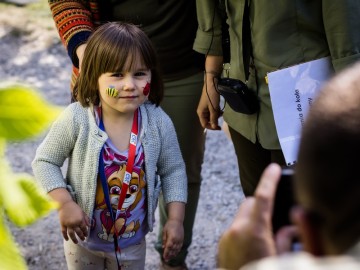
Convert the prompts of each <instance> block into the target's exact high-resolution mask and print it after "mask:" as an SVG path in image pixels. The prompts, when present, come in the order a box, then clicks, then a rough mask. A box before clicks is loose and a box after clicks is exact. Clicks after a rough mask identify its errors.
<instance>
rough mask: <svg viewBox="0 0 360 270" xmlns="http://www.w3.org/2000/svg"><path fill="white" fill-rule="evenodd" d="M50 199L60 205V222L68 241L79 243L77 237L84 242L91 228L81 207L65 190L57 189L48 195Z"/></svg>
mask: <svg viewBox="0 0 360 270" xmlns="http://www.w3.org/2000/svg"><path fill="white" fill-rule="evenodd" d="M48 194H49V195H50V197H51V198H52V199H53V200H54V201H56V202H58V203H59V205H60V206H59V209H58V214H59V220H60V226H61V233H62V235H63V237H64V239H65V240H66V241H68V240H69V238H70V239H71V240H72V241H73V242H74V243H75V244H77V243H78V240H77V237H76V235H77V236H78V237H79V238H80V239H81V240H82V241H84V240H85V237H86V236H87V235H88V227H89V226H90V221H89V218H88V217H87V216H86V214H85V213H84V211H83V210H82V209H81V208H80V206H79V205H78V204H77V203H75V202H74V201H73V199H72V198H71V195H70V193H69V192H68V191H67V190H66V189H65V188H57V189H54V190H52V191H50V192H49V193H48Z"/></svg>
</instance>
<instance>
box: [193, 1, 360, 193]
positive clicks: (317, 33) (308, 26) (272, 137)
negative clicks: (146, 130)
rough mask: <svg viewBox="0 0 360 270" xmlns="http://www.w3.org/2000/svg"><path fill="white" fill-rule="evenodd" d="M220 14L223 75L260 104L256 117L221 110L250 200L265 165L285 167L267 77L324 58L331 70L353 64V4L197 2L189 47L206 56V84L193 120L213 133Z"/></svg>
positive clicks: (357, 41)
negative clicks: (225, 29) (225, 49)
mask: <svg viewBox="0 0 360 270" xmlns="http://www.w3.org/2000/svg"><path fill="white" fill-rule="evenodd" d="M245 7H246V8H245ZM224 8H225V10H226V14H227V24H228V25H229V34H230V47H231V50H230V55H231V60H230V70H229V77H231V78H235V79H240V80H242V81H247V86H248V87H249V88H250V89H251V90H252V91H254V92H255V93H256V94H257V96H258V99H259V103H260V109H259V111H258V112H257V113H254V114H252V115H247V114H242V113H236V112H235V111H233V110H232V109H231V108H230V107H229V106H226V108H225V112H224V120H225V121H226V122H227V123H228V125H229V130H230V134H231V138H232V141H233V143H234V146H235V151H236V155H237V158H238V165H239V171H240V178H241V185H242V187H243V190H244V193H245V195H252V194H253V193H254V190H255V188H256V186H257V183H258V180H259V179H260V175H261V173H262V171H263V170H264V169H265V167H266V166H267V165H268V164H269V163H271V162H276V163H279V164H281V165H284V164H285V160H284V157H283V154H282V151H281V149H280V144H279V140H278V136H277V133H276V129H275V123H274V116H273V112H272V107H271V101H270V95H269V88H268V85H267V83H266V79H265V78H266V75H267V73H268V72H271V71H275V70H279V69H282V68H285V67H288V66H293V65H296V64H300V63H303V62H307V61H311V60H314V59H318V58H322V57H325V56H330V57H331V61H332V65H333V67H334V70H335V71H336V72H337V71H339V70H341V69H343V68H344V67H346V66H348V65H349V64H352V63H353V62H355V61H357V60H358V59H359V58H360V35H359V30H358V29H360V20H359V17H360V1H356V0H338V1H333V0H317V1H307V0H293V1H288V0H274V1H265V0H219V1H215V0H214V1H208V0H197V14H198V22H199V29H198V31H197V37H196V40H195V43H194V49H195V50H196V51H198V52H201V53H203V54H207V58H206V64H205V69H206V81H205V82H206V84H205V85H204V87H203V94H202V97H201V99H200V103H199V106H198V115H199V118H200V122H201V124H202V126H203V127H206V128H209V129H214V130H215V129H220V127H219V126H218V118H219V116H220V110H219V105H218V104H219V95H218V94H217V93H216V91H215V89H214V83H213V80H214V77H216V76H219V74H220V73H221V71H222V64H223V63H222V62H223V61H222V47H221V36H222V33H221V21H222V17H221V14H222V10H223V9H224ZM244 13H245V16H244ZM246 14H247V15H246ZM284 91H286V89H284ZM206 92H208V93H206ZM209 98H210V99H211V101H212V102H210V101H209Z"/></svg>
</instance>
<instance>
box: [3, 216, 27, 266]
mask: <svg viewBox="0 0 360 270" xmlns="http://www.w3.org/2000/svg"><path fill="white" fill-rule="evenodd" d="M2 210H3V209H0V211H1V212H0V269H4V270H25V269H27V266H26V264H25V262H24V260H23V258H22V257H21V254H20V252H19V250H18V248H17V247H16V244H15V242H14V240H13V238H12V236H11V234H10V232H9V230H8V228H7V227H6V226H5V224H4V212H3V211H2Z"/></svg>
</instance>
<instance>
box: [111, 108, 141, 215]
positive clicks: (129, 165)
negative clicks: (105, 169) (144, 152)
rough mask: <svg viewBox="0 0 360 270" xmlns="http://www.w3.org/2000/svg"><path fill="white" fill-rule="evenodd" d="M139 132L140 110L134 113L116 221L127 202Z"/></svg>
mask: <svg viewBox="0 0 360 270" xmlns="http://www.w3.org/2000/svg"><path fill="white" fill-rule="evenodd" d="M138 132H139V128H138V110H136V111H135V112H134V120H133V124H132V128H131V133H130V145H129V154H128V160H127V163H126V171H125V175H124V179H123V183H122V186H121V193H120V198H119V203H118V208H117V210H116V216H115V220H116V219H117V218H118V216H119V215H120V211H121V208H122V205H123V203H124V201H125V197H126V193H127V190H128V188H129V184H130V181H131V177H132V171H133V167H134V161H135V153H136V143H137V135H138Z"/></svg>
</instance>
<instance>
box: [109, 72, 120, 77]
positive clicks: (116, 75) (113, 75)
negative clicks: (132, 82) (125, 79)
mask: <svg viewBox="0 0 360 270" xmlns="http://www.w3.org/2000/svg"><path fill="white" fill-rule="evenodd" d="M122 76H123V75H122V73H112V74H111V77H122Z"/></svg>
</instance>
